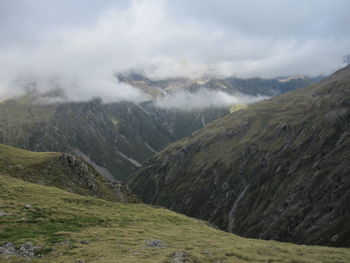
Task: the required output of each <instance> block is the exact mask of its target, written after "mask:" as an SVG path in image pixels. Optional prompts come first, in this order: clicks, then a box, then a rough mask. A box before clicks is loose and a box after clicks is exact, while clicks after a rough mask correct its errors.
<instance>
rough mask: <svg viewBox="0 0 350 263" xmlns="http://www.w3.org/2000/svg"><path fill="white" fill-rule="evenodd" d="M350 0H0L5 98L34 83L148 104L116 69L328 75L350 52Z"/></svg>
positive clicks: (0, 77) (0, 93) (164, 73)
mask: <svg viewBox="0 0 350 263" xmlns="http://www.w3.org/2000/svg"><path fill="white" fill-rule="evenodd" d="M349 10H350V1H348V0H215V1H214V0H192V1H191V0H177V1H170V0H135V1H112V0H103V1H102V0H0V24H1V27H0V97H3V98H4V97H5V98H6V97H10V96H13V95H18V94H19V93H20V92H21V91H22V88H23V87H24V86H26V85H28V83H31V82H33V83H34V82H35V83H36V85H37V87H38V88H39V89H41V90H43V91H45V90H46V89H50V88H52V86H59V87H63V88H64V89H65V91H66V93H67V94H68V96H69V97H71V98H73V99H78V98H80V99H89V98H91V97H94V96H101V97H108V98H114V97H115V98H118V99H125V98H127V99H132V100H139V99H140V100H142V97H143V96H144V94H141V93H140V92H139V91H138V90H135V89H133V88H131V87H128V86H125V85H122V84H120V83H116V80H115V79H114V78H113V73H115V72H123V71H127V70H130V69H136V70H140V71H142V72H144V73H145V74H147V75H148V76H149V77H151V78H158V79H159V78H167V77H192V76H198V74H208V75H211V76H219V77H226V76H236V77H244V78H246V77H263V78H268V77H278V76H287V75H297V74H306V75H310V76H315V75H319V74H329V73H331V72H333V71H334V70H336V69H338V68H340V67H342V66H343V64H342V56H343V55H345V54H350V26H349V25H350V16H349Z"/></svg>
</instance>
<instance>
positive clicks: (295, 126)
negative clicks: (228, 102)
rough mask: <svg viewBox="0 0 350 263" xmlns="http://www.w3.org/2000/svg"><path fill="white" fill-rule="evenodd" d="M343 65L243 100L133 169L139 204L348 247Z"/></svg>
mask: <svg viewBox="0 0 350 263" xmlns="http://www.w3.org/2000/svg"><path fill="white" fill-rule="evenodd" d="M349 175H350V67H347V68H345V69H343V70H340V71H338V72H337V73H335V74H334V75H332V76H331V77H329V78H327V79H326V80H324V81H322V82H321V83H319V84H317V85H313V86H310V87H308V88H304V89H300V90H297V91H293V92H290V93H287V94H285V95H282V96H279V97H276V98H273V99H270V100H267V101H264V102H261V103H257V104H255V105H251V106H250V107H249V108H248V109H245V110H240V111H237V112H235V113H232V114H231V115H229V116H227V117H224V118H223V119H220V120H218V121H215V122H213V123H211V124H209V125H208V126H207V127H206V128H204V129H202V130H201V131H199V132H197V133H195V134H193V135H192V136H191V137H188V138H185V139H182V140H180V141H179V142H177V143H174V144H172V145H170V146H169V147H167V148H166V149H165V150H164V151H162V152H161V153H160V154H158V155H156V156H155V157H154V158H152V159H150V160H149V161H148V162H146V163H145V164H144V166H143V167H142V168H141V169H140V170H138V171H137V172H136V173H135V174H133V175H132V176H131V177H130V179H129V183H130V186H131V189H132V190H133V191H135V193H136V194H138V195H139V196H140V198H141V199H142V200H143V201H145V202H148V203H152V204H156V205H162V206H165V207H168V208H171V209H173V210H175V211H178V212H182V213H185V214H187V215H190V216H194V217H198V218H201V219H205V220H208V221H209V222H211V223H213V224H215V225H217V226H218V227H220V228H222V229H225V230H227V229H229V230H232V232H234V233H237V234H240V235H242V236H246V237H254V238H263V239H276V240H282V241H291V242H297V243H305V244H322V245H332V246H350V224H349V223H348V222H350V205H349V204H350V176H349Z"/></svg>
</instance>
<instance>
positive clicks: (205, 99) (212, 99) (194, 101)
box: [155, 89, 268, 111]
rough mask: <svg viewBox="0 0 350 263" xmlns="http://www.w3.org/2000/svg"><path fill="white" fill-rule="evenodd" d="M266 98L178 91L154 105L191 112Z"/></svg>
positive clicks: (238, 94) (211, 91)
mask: <svg viewBox="0 0 350 263" xmlns="http://www.w3.org/2000/svg"><path fill="white" fill-rule="evenodd" d="M267 98H268V97H266V96H249V95H244V94H240V93H237V94H235V95H230V94H227V93H224V92H222V91H214V90H208V89H200V90H198V91H196V92H189V91H187V90H178V91H176V92H174V93H173V94H170V95H168V96H167V97H165V98H159V99H158V100H157V101H156V102H155V105H156V106H157V107H160V108H164V109H170V110H172V109H175V110H183V111H191V110H198V109H203V108H219V107H225V106H230V105H238V104H249V103H253V102H257V101H260V100H263V99H267Z"/></svg>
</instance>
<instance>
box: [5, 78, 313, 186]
mask: <svg viewBox="0 0 350 263" xmlns="http://www.w3.org/2000/svg"><path fill="white" fill-rule="evenodd" d="M119 78H121V77H119ZM130 78H131V79H132V81H133V82H132V83H131V82H130V79H127V80H126V79H124V80H123V81H127V82H128V83H129V84H132V85H135V86H136V87H138V88H141V89H142V90H144V91H145V90H148V92H149V93H152V92H153V93H154V92H158V93H159V88H158V87H164V90H162V91H167V90H168V89H167V88H169V85H170V86H171V87H175V86H176V87H177V89H182V88H183V89H186V90H188V91H189V92H195V91H196V90H199V89H202V88H205V89H211V90H215V89H219V88H220V87H221V89H222V90H224V88H222V84H221V82H216V80H215V81H214V80H213V81H210V80H208V81H209V82H206V84H205V85H204V84H203V85H204V86H203V85H202V84H198V83H201V82H198V80H184V79H183V80H181V79H176V80H160V81H156V82H155V81H151V80H149V79H147V78H145V77H144V76H141V75H132V76H131V77H130ZM259 81H262V83H263V84H261V85H260V84H257V82H256V81H255V80H241V82H242V83H239V85H240V87H241V90H240V92H243V93H244V92H245V91H244V89H246V92H247V93H251V94H255V93H256V94H257V93H259V94H263V95H264V94H265V95H271V94H274V93H275V92H276V88H274V87H273V85H272V83H278V81H277V80H271V81H269V80H259ZM135 83H138V84H137V85H136V84H135ZM142 83H143V84H142ZM186 83H187V84H186ZM244 83H245V84H244ZM308 83H309V82H308V81H305V80H303V84H299V83H298V82H293V83H290V84H291V85H292V86H290V87H289V88H293V89H294V88H299V87H300V86H303V85H307V84H308ZM141 84H142V85H141ZM184 84H186V85H185V86H184ZM218 85H219V86H218ZM225 85H228V84H225ZM232 85H233V84H232ZM234 86H235V87H236V85H234ZM254 90H255V91H254ZM225 92H226V93H227V92H228V91H226V89H225ZM232 92H236V89H232ZM281 92H283V90H281ZM158 93H157V94H158ZM159 94H160V93H159ZM159 94H158V95H159ZM162 94H163V93H162ZM158 95H157V96H158ZM55 96H62V93H61V92H60V90H54V91H52V92H51V93H49V94H45V97H40V94H36V93H35V92H34V93H29V94H28V95H27V96H24V97H20V98H16V99H12V100H7V101H3V102H1V103H0V143H4V144H7V145H12V146H15V147H20V148H24V149H28V150H33V151H58V152H69V153H74V154H78V155H80V156H82V157H83V158H84V159H85V160H87V161H89V162H91V163H92V164H93V165H94V166H95V168H96V169H97V170H98V171H99V172H100V173H102V174H103V175H105V176H106V177H108V178H109V179H118V180H125V179H126V177H127V176H128V175H129V174H130V173H131V172H132V171H134V170H135V169H136V168H138V167H139V166H140V165H141V164H142V163H143V162H144V161H146V160H147V159H149V158H150V157H151V156H153V155H154V154H155V153H156V152H158V151H160V150H162V149H163V148H164V147H165V146H167V145H168V144H170V143H171V142H174V141H176V140H178V139H180V138H182V137H184V136H189V135H191V134H192V132H194V131H196V130H198V129H201V128H203V127H204V126H205V125H207V124H208V123H210V122H211V121H213V120H216V119H218V118H221V117H223V116H225V115H227V114H229V113H230V110H232V108H231V109H230V108H229V107H216V108H214V107H210V108H199V109H194V110H191V111H184V110H181V109H180V110H176V109H174V110H173V109H163V108H159V107H157V106H156V105H155V104H154V103H153V102H152V101H147V102H144V103H138V104H136V103H132V102H125V101H123V102H116V103H109V104H105V103H103V102H102V101H101V100H99V99H95V100H92V101H89V102H52V103H45V101H46V100H48V101H50V100H52V99H54V98H55ZM160 96H162V95H160ZM167 96H172V93H171V92H168V93H167ZM53 101H54V100H53Z"/></svg>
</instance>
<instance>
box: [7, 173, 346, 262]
mask: <svg viewBox="0 0 350 263" xmlns="http://www.w3.org/2000/svg"><path fill="white" fill-rule="evenodd" d="M0 261H1V262H9V263H15V262H29V261H30V262H33V263H43V262H50V263H59V262H79V263H82V262H89V263H101V262H104V263H112V262H129V263H136V262H137V263H143V262H144V263H146V262H169V263H170V262H172V263H181V262H189V263H190V262H192V263H194V262H197V263H209V262H222V263H228V262H242V263H243V262H250V263H255V262H256V263H257V262H289V263H291V262H294V263H297V262H298V263H302V262H308V263H319V262H324V263H332V262H334V263H336V262H337V263H347V262H349V261H350V251H349V249H340V248H327V247H316V246H299V245H294V244H289V243H280V242H275V241H263V240H253V239H245V238H240V237H238V236H236V235H233V234H230V233H226V232H223V231H220V230H218V229H215V228H213V227H210V226H208V224H207V223H206V222H203V221H200V220H195V219H193V218H189V217H186V216H184V215H181V214H177V213H175V212H172V211H169V210H166V209H163V208H156V207H151V206H148V205H144V204H123V203H118V202H108V201H105V200H102V199H96V198H93V197H89V196H81V195H76V194H73V193H69V192H66V191H63V190H61V189H58V188H55V187H48V186H43V185H38V184H32V183H28V182H24V181H22V180H20V179H17V178H14V177H9V176H5V175H2V174H1V173H0Z"/></svg>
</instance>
